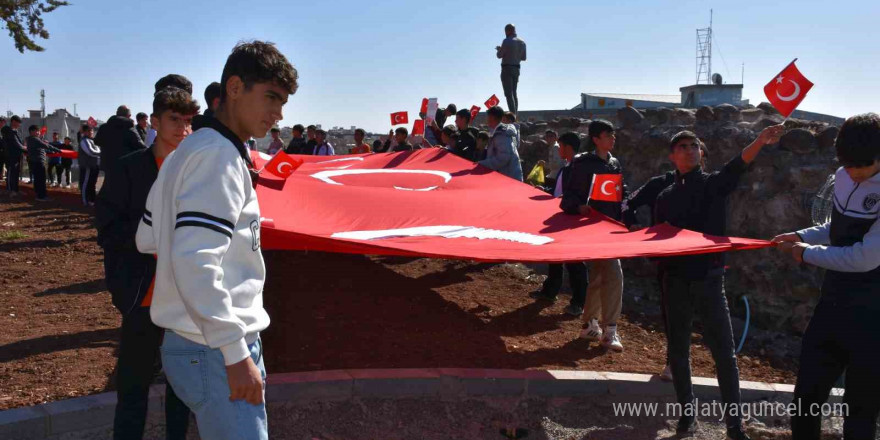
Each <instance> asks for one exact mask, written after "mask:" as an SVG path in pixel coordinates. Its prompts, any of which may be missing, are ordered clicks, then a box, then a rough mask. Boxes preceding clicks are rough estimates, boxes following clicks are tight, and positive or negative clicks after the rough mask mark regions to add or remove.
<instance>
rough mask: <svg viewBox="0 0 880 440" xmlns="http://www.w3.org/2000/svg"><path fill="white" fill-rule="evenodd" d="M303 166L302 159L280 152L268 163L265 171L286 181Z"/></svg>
mask: <svg viewBox="0 0 880 440" xmlns="http://www.w3.org/2000/svg"><path fill="white" fill-rule="evenodd" d="M302 164H303V161H302V159H297V158H295V157H293V156H291V155H289V154H287V153H285V152H284V151H279V152H278V153H275V156H272V159H270V160H269V162H266V166H265V167H264V169H265V170H266V171H268V172H270V173H272V174H274V175H276V176H278V177H280V178H282V179H286V178H288V177H290V175H291V174H293V172H294V171H296V169H297V168H299V166H300V165H302Z"/></svg>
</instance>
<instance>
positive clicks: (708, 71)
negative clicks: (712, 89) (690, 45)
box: [696, 9, 712, 84]
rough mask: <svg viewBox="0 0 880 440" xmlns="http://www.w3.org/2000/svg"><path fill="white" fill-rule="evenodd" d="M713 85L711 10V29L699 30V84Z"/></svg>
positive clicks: (710, 18)
mask: <svg viewBox="0 0 880 440" xmlns="http://www.w3.org/2000/svg"><path fill="white" fill-rule="evenodd" d="M696 84H712V10H711V9H710V10H709V27H707V28H703V29H697V82H696Z"/></svg>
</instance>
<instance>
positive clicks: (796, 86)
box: [776, 79, 801, 102]
mask: <svg viewBox="0 0 880 440" xmlns="http://www.w3.org/2000/svg"><path fill="white" fill-rule="evenodd" d="M788 82H790V83H792V84H793V85H794V93H792V94H791V95H788V96H782V95H780V94H779V90H777V91H776V97H777V98H779V100H780V101H786V102H788V101H794V100H795V99H797V97H798V95H800V94H801V85H800V84H798V83H797V81H795V80H793V79H790V80H788Z"/></svg>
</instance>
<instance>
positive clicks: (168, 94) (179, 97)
mask: <svg viewBox="0 0 880 440" xmlns="http://www.w3.org/2000/svg"><path fill="white" fill-rule="evenodd" d="M168 110H171V111H175V112H177V113H180V114H181V115H194V114H196V113H198V112H199V103H198V101H196V100H195V99H193V97H192V95H190V94H189V93H187V91H186V90H183V89H178V88H177V87H166V88H164V89H162V90H159V91H158V92H156V94H155V95H153V116H155V117H157V118H158V117H160V116H162V113H164V112H166V111H168Z"/></svg>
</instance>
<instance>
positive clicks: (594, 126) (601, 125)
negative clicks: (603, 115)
mask: <svg viewBox="0 0 880 440" xmlns="http://www.w3.org/2000/svg"><path fill="white" fill-rule="evenodd" d="M606 132H607V133H614V125H612V124H611V123H610V122H608V121H606V120H604V119H596V120H595V121H593V122H590V126H589V128H587V133H588V134H589V136H590V139H593V138H595V137H599V136H602V133H606Z"/></svg>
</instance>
